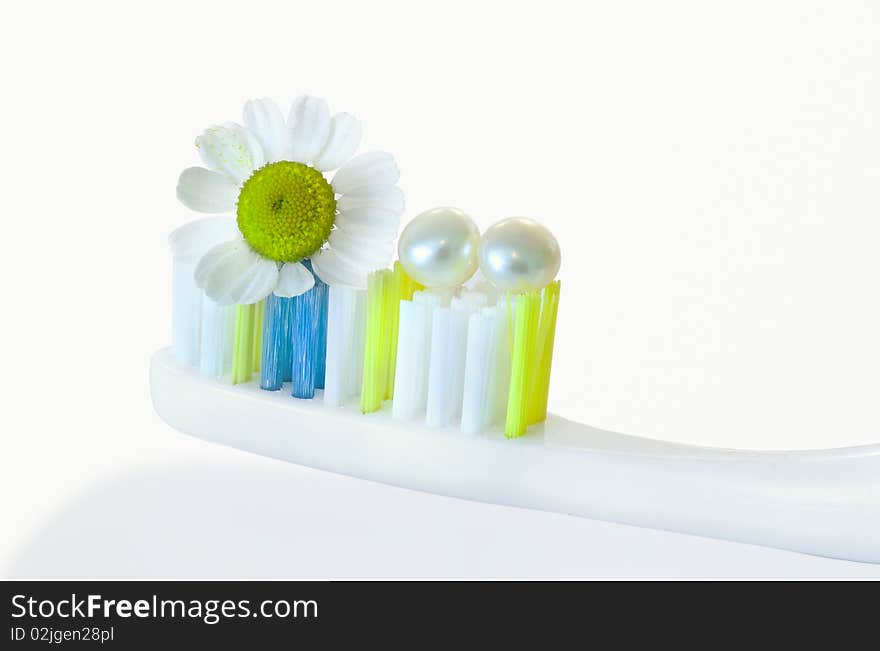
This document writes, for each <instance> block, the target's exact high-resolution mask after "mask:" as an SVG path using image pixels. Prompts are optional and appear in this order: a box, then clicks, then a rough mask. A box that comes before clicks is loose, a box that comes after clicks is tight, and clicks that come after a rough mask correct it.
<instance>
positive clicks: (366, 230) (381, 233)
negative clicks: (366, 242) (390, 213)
mask: <svg viewBox="0 0 880 651" xmlns="http://www.w3.org/2000/svg"><path fill="white" fill-rule="evenodd" d="M335 223H336V228H338V229H339V230H341V231H346V232H349V233H353V234H358V235H366V236H368V237H375V238H376V239H383V240H387V241H389V242H390V241H391V240H393V239H394V238H396V237H397V229H398V227H399V226H400V219H399V218H397V217H393V218H390V219H388V220H387V221H374V222H369V221H365V220H358V219H352V218H350V217H348V216H347V215H337V216H336V222H335Z"/></svg>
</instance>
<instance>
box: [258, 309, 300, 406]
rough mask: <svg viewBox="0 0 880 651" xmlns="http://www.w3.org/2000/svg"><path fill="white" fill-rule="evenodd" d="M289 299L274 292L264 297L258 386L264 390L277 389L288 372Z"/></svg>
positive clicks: (289, 347)
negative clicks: (264, 305)
mask: <svg viewBox="0 0 880 651" xmlns="http://www.w3.org/2000/svg"><path fill="white" fill-rule="evenodd" d="M290 300H291V299H289V298H285V297H282V296H276V295H275V294H269V296H268V297H267V298H266V307H265V311H264V316H263V342H262V343H263V345H262V364H261V370H260V388H262V389H265V390H266V391H279V390H280V389H281V387H282V384H283V382H284V376H285V371H286V372H287V373H290V364H291V362H290V350H291V345H292V341H291V338H290V332H289V329H288V320H289V317H288V315H289V312H290Z"/></svg>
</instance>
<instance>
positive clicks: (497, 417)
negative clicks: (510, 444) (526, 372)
mask: <svg viewBox="0 0 880 651" xmlns="http://www.w3.org/2000/svg"><path fill="white" fill-rule="evenodd" d="M502 301H504V299H502ZM491 315H492V332H491V341H490V344H489V347H490V355H489V372H488V373H487V376H488V379H489V384H488V387H487V389H486V410H487V415H486V424H487V426H488V427H491V426H493V425H502V426H503V424H504V420H505V418H506V417H507V399H508V396H509V393H510V350H511V341H510V327H509V319H508V310H507V305H506V301H504V302H499V304H498V305H496V306H495V307H493V308H491Z"/></svg>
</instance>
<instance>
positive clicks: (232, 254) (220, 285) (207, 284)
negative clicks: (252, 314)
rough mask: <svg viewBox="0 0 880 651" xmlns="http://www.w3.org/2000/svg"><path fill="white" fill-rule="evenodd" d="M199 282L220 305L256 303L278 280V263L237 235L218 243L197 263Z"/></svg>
mask: <svg viewBox="0 0 880 651" xmlns="http://www.w3.org/2000/svg"><path fill="white" fill-rule="evenodd" d="M195 280H196V284H197V285H198V286H199V287H201V288H202V289H204V290H205V293H206V294H207V295H208V297H209V298H211V299H212V300H214V301H216V302H218V303H220V304H221V305H230V304H232V303H241V304H247V303H255V302H257V301H259V300H260V299H262V298H264V297H266V296H268V295H269V294H270V293H271V291H272V290H273V289H274V288H275V285H276V284H277V282H278V265H277V264H276V263H275V262H274V261H273V260H269V259H268V258H264V257H263V256H261V255H259V254H258V253H256V252H255V251H254V250H253V249H251V247H250V246H248V244H247V242H245V241H244V240H243V239H241V238H238V239H235V240H232V241H230V242H223V243H222V244H218V245H217V246H215V247H214V248H212V249H211V250H210V251H208V252H207V253H206V254H205V255H204V256H202V259H201V260H199V263H198V265H196V271H195Z"/></svg>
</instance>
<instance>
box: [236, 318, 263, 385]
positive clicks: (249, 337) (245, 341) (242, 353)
mask: <svg viewBox="0 0 880 651" xmlns="http://www.w3.org/2000/svg"><path fill="white" fill-rule="evenodd" d="M256 311H257V304H252V305H238V306H236V310H235V344H234V347H233V350H232V383H233V384H242V383H243V382H250V380H251V373H252V372H253V368H254V361H253V356H254V326H255V325H256Z"/></svg>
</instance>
